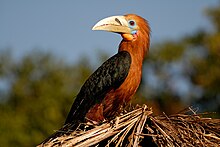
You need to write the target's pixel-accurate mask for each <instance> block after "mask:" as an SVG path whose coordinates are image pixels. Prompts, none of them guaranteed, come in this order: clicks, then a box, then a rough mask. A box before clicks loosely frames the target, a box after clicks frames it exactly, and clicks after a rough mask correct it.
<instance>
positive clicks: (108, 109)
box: [103, 59, 142, 116]
mask: <svg viewBox="0 0 220 147" xmlns="http://www.w3.org/2000/svg"><path fill="white" fill-rule="evenodd" d="M136 64H140V63H138V62H137V61H136V60H134V59H133V60H132V63H131V66H130V69H129V73H128V76H127V78H126V79H125V81H124V82H123V83H122V84H121V85H120V87H119V88H117V89H112V90H111V92H109V93H108V94H107V95H106V96H105V98H104V100H103V104H104V115H107V116H108V114H109V115H111V113H112V112H114V111H115V110H118V109H119V108H120V106H123V105H126V104H127V103H128V102H129V101H130V100H131V98H132V96H133V95H134V94H135V92H136V91H137V89H138V87H139V84H140V81H141V75H142V66H140V65H139V66H137V65H136ZM141 64H142V63H141Z"/></svg>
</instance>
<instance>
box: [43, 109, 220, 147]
mask: <svg viewBox="0 0 220 147" xmlns="http://www.w3.org/2000/svg"><path fill="white" fill-rule="evenodd" d="M189 110H190V112H191V114H186V111H185V112H184V113H179V114H174V115H170V116H167V115H166V114H163V115H161V116H153V112H152V110H151V109H149V108H148V107H147V106H146V105H143V106H142V107H139V108H135V109H134V110H132V111H130V112H126V113H125V114H123V115H121V116H119V117H116V118H115V119H113V120H112V121H110V122H109V121H108V122H104V123H102V124H101V125H91V123H90V124H89V123H87V124H81V126H80V127H79V128H85V129H83V130H82V129H79V128H78V129H77V130H76V131H71V130H68V132H71V133H68V135H67V134H66V133H64V135H62V136H59V137H55V138H51V139H50V140H49V141H47V142H46V143H44V144H41V145H40V146H74V147H81V146H82V147H86V146H101V147H102V146H107V147H108V146H116V147H117V146H123V147H124V146H128V147H138V146H160V147H172V146H175V147H178V146H179V147H180V146H181V147H183V146H187V147H190V146H192V147H195V146H204V147H206V146H207V147H210V146H213V147H215V146H220V119H212V118H207V117H205V116H207V114H196V113H195V112H194V111H193V110H192V109H190V108H189ZM202 116H203V117H202ZM86 127H88V128H89V129H88V128H87V129H86Z"/></svg>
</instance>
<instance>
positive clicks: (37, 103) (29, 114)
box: [0, 52, 91, 146]
mask: <svg viewBox="0 0 220 147" xmlns="http://www.w3.org/2000/svg"><path fill="white" fill-rule="evenodd" d="M1 55H2V56H1V65H2V68H1V73H2V75H1V77H2V78H3V77H4V79H6V80H7V82H8V83H9V84H10V87H9V92H8V94H7V96H6V97H5V98H4V99H5V102H4V103H1V106H0V113H1V119H0V131H1V132H2V133H1V134H0V142H1V144H2V145H3V146H33V145H36V144H38V143H40V142H41V141H42V140H43V139H45V138H46V137H47V136H49V135H50V134H52V133H53V132H54V130H56V129H59V128H60V127H61V126H62V124H63V123H64V120H65V117H66V115H67V113H68V111H69V109H70V106H71V104H72V102H73V98H74V96H75V95H76V94H77V91H78V90H79V86H80V85H81V84H82V83H83V82H84V80H85V78H86V77H88V75H89V73H90V72H91V70H90V68H89V67H88V66H85V63H83V62H81V63H79V64H78V65H76V66H73V65H67V64H65V63H63V62H61V61H58V60H57V59H56V58H55V57H53V56H52V55H50V54H45V53H37V52H34V53H33V54H30V55H27V56H26V57H24V58H23V59H22V60H21V61H19V62H17V61H12V59H11V58H10V57H9V56H10V55H7V56H8V57H7V58H5V57H6V56H5V54H1ZM9 59H10V60H11V63H10V65H8V63H7V62H8V60H9ZM76 71H77V72H76Z"/></svg>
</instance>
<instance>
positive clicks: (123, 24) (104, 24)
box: [92, 16, 131, 34]
mask: <svg viewBox="0 0 220 147" xmlns="http://www.w3.org/2000/svg"><path fill="white" fill-rule="evenodd" d="M92 30H103V31H109V32H115V33H126V34H130V32H131V30H130V28H129V27H128V22H127V20H126V19H125V17H124V16H111V17H107V18H104V19H102V20H100V21H99V22H97V23H96V24H95V26H94V27H93V28H92Z"/></svg>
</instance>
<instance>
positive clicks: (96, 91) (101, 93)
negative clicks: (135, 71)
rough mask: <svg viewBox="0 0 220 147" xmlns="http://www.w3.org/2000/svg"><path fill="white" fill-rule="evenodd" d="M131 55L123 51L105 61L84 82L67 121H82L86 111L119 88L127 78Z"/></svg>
mask: <svg viewBox="0 0 220 147" xmlns="http://www.w3.org/2000/svg"><path fill="white" fill-rule="evenodd" d="M130 64H131V56H130V54H129V53H128V52H126V51H122V52H119V53H117V54H116V55H114V56H112V57H111V58H109V59H108V60H107V61H105V62H104V63H103V64H102V65H101V66H100V67H99V68H98V69H97V70H96V71H95V72H94V73H93V74H92V75H91V76H90V77H89V78H88V79H87V81H86V82H85V83H84V85H83V86H82V88H81V90H80V92H79V94H78V95H77V97H76V99H75V101H74V103H73V105H72V107H71V110H70V112H69V114H68V116H67V119H66V122H65V124H67V123H71V122H75V123H76V122H82V121H84V118H85V115H86V113H87V112H88V111H89V109H90V108H91V107H92V106H94V105H95V104H96V103H100V102H101V101H102V100H103V98H104V97H105V95H106V94H107V93H108V92H109V91H110V90H111V89H117V88H118V87H119V86H120V85H121V84H122V83H123V82H124V80H125V79H126V77H127V75H128V72H129V69H130Z"/></svg>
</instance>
